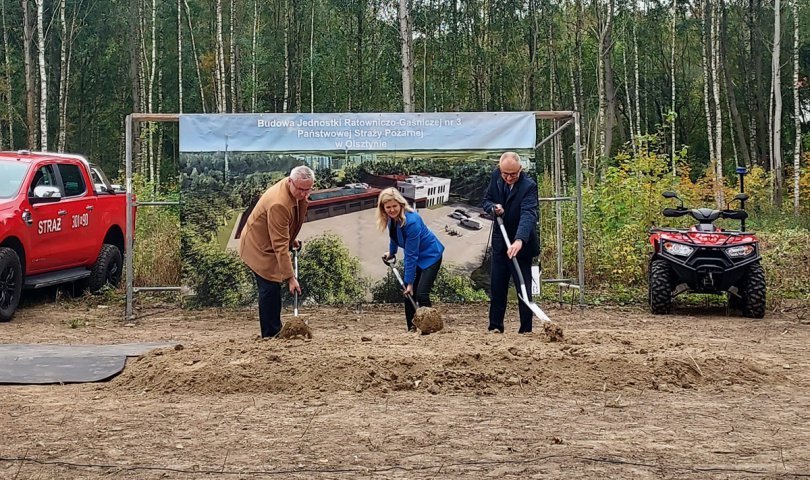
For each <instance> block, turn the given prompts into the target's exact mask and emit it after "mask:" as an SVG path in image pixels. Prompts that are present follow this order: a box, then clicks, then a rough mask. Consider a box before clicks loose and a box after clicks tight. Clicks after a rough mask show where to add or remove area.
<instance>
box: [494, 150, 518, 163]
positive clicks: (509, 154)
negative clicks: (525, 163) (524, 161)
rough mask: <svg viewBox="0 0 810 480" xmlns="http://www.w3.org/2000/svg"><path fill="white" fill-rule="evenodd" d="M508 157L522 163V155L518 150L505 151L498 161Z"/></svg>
mask: <svg viewBox="0 0 810 480" xmlns="http://www.w3.org/2000/svg"><path fill="white" fill-rule="evenodd" d="M507 159H509V160H514V161H516V162H517V163H518V164H519V163H520V155H518V154H517V152H504V153H503V155H501V158H500V159H499V160H498V163H500V162H503V161H504V160H507Z"/></svg>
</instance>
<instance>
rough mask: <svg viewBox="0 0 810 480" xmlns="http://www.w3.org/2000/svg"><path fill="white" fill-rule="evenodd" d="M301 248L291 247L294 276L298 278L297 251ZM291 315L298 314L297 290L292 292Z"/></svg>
mask: <svg viewBox="0 0 810 480" xmlns="http://www.w3.org/2000/svg"><path fill="white" fill-rule="evenodd" d="M299 250H301V247H300V246H299V247H298V248H293V249H292V254H293V271H294V272H295V278H296V279H298V251H299ZM293 316H296V317H297V316H298V290H296V291H295V292H294V293H293Z"/></svg>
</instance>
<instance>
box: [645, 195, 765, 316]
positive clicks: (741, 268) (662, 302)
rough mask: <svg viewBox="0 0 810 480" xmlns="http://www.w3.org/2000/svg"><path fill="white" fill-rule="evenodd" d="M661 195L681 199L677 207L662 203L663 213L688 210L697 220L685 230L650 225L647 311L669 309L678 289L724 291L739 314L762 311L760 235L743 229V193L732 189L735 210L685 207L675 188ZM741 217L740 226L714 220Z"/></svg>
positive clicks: (676, 214)
mask: <svg viewBox="0 0 810 480" xmlns="http://www.w3.org/2000/svg"><path fill="white" fill-rule="evenodd" d="M664 197H665V198H675V199H678V200H679V201H680V205H679V206H678V207H677V208H665V209H664V211H663V214H664V216H665V217H682V216H685V215H691V216H692V218H694V219H695V220H697V222H698V223H697V225H694V226H692V227H690V228H688V229H680V228H678V229H673V228H653V229H651V230H650V243H652V246H653V252H654V253H653V255H652V259H651V260H650V278H649V289H650V292H649V297H650V310H652V313H655V314H663V313H669V312H670V310H671V309H672V299H673V298H674V297H675V296H677V295H679V294H681V293H683V292H695V293H711V294H719V293H723V292H726V293H727V295H728V304H729V307H730V308H735V309H740V310H742V314H743V316H746V317H752V318H762V317H764V316H765V270H763V269H762V265H760V259H761V258H762V257H761V256H760V254H759V240H758V239H757V237H756V235H755V234H754V233H752V232H746V231H745V219H746V218H748V213H746V211H745V210H744V206H745V201H746V200H747V199H748V195H746V194H744V193H740V194H737V195H736V196H735V197H734V200H738V201H740V206H741V208H740V209H738V210H731V209H726V210H713V209H711V208H691V209H689V208H685V207H684V206H683V200H681V198H680V197H678V195H677V194H676V193H675V192H664ZM720 218H727V219H732V220H739V221H740V230H723V229H721V228H719V227H717V226H715V225H714V222H715V220H717V219H720Z"/></svg>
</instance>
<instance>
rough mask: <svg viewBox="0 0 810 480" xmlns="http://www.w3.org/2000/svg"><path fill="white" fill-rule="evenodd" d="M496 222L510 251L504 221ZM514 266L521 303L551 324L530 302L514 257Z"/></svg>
mask: <svg viewBox="0 0 810 480" xmlns="http://www.w3.org/2000/svg"><path fill="white" fill-rule="evenodd" d="M495 221H497V222H498V227H499V228H500V229H501V233H502V234H503V241H504V242H506V248H507V249H508V248H509V247H511V246H512V242H510V241H509V235H508V234H507V233H506V227H504V226H503V220H501V217H495ZM512 264H513V265H514V266H515V271H516V272H517V276H518V280H519V281H520V293H521V294H520V295H518V298H519V299H520V301H522V302H523V303H524V304H526V306H527V307H529V310H531V311H532V313H533V314H534V315H535V316H536V317H537V318H539V319H540V320H541V321H543V322H551V319H550V318H548V315H546V312H544V311H543V310H542V309H541V308H540V306H539V305H537V304H536V303H534V302H530V301H529V296H528V295H527V293H526V282H525V281H523V272H521V271H520V265H519V264H518V261H517V257H512Z"/></svg>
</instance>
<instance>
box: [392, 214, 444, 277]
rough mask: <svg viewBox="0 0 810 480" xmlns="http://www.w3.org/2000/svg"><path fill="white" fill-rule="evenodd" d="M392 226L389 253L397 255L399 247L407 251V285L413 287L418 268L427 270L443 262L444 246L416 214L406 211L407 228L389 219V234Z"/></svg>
mask: <svg viewBox="0 0 810 480" xmlns="http://www.w3.org/2000/svg"><path fill="white" fill-rule="evenodd" d="M392 224H393V228H394V232H393V234H392V235H390V238H391V240H390V243H389V245H388V253H390V254H391V255H392V256H393V255H396V253H397V248H398V247H401V248H402V249H403V250H404V251H405V285H411V284H413V282H414V280H415V279H416V267H417V266H418V267H419V268H420V269H425V268H427V267H429V266H431V265H433V264H434V263H436V262H438V261H439V260H441V258H442V252H444V245H442V243H441V242H440V241H439V239H438V238H436V235H435V234H434V233H433V232H432V231H431V230H430V229H429V228H428V226H427V225H425V222H423V221H422V217H420V216H419V214H418V213H416V212H409V211H407V210H406V211H405V226H402V225H400V224H399V222H395V221H394V220H392V219H390V218H389V219H388V229H389V232H391V227H392Z"/></svg>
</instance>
